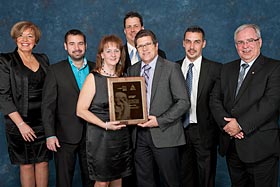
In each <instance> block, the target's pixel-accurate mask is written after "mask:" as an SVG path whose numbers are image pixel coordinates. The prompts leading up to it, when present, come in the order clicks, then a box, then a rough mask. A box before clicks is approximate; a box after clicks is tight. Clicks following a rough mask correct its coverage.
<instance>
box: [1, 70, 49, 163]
mask: <svg viewBox="0 0 280 187" xmlns="http://www.w3.org/2000/svg"><path fill="white" fill-rule="evenodd" d="M22 73H24V74H26V75H27V78H28V111H27V116H26V117H24V116H22V118H23V121H24V122H26V123H27V124H28V125H29V126H30V127H31V128H32V129H33V131H34V132H35V134H36V136H37V138H35V141H33V142H28V141H24V139H23V138H22V135H21V134H20V132H19V130H18V129H17V127H15V128H13V129H14V130H10V131H7V133H6V136H7V142H8V152H9V156H10V160H11V162H12V164H32V163H38V162H43V161H48V160H49V159H50V158H51V155H50V152H49V151H48V149H47V147H46V141H45V134H44V128H43V125H42V118H41V101H42V88H43V84H44V80H45V72H44V71H43V69H42V67H41V66H39V69H38V70H37V71H36V72H33V71H31V70H30V69H29V68H27V67H25V68H23V72H22Z"/></svg>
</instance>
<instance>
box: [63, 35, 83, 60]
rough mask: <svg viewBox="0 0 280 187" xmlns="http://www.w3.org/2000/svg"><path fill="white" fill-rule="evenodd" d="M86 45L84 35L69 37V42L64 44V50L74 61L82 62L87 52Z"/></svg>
mask: <svg viewBox="0 0 280 187" xmlns="http://www.w3.org/2000/svg"><path fill="white" fill-rule="evenodd" d="M86 47H87V45H86V43H85V41H84V37H83V36H82V35H72V34H70V35H68V36H67V42H66V43H64V48H65V50H66V51H67V52H68V55H69V56H70V57H71V59H72V60H74V61H79V60H82V59H83V58H84V56H85V52H86Z"/></svg>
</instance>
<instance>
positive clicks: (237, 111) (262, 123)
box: [210, 55, 280, 162]
mask: <svg viewBox="0 0 280 187" xmlns="http://www.w3.org/2000/svg"><path fill="white" fill-rule="evenodd" d="M240 61H241V60H240V59H238V60H235V61H233V62H230V63H227V64H224V65H223V68H222V70H221V79H220V80H219V81H217V84H216V85H215V87H214V89H213V93H212V95H211V99H210V106H211V109H212V112H213V115H214V117H215V119H216V121H217V123H218V125H219V127H220V129H221V130H222V133H221V137H220V150H219V151H220V154H221V155H222V156H223V155H225V154H226V152H227V150H228V147H229V143H230V140H231V139H230V136H229V135H228V134H227V133H225V132H224V131H223V127H224V126H225V125H226V124H227V122H226V121H224V119H223V118H224V117H233V118H236V119H237V121H238V123H239V125H240V126H241V127H242V131H243V132H244V133H245V138H244V139H241V140H239V139H235V146H236V150H237V154H238V156H239V158H240V159H241V160H242V161H243V162H257V161H260V160H262V159H264V158H267V157H269V156H271V155H273V154H279V150H280V143H279V134H278V117H279V115H278V114H279V112H278V110H279V106H280V62H279V61H276V60H273V59H270V58H267V57H265V56H263V55H259V57H258V58H257V59H256V61H255V62H254V64H253V65H252V67H251V68H250V70H249V72H248V73H247V75H246V77H245V79H244V81H243V84H242V85H241V87H240V90H239V92H238V95H237V96H236V97H235V92H236V87H237V82H238V81H237V80H238V76H239V69H240Z"/></svg>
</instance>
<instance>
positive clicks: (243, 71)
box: [235, 64, 249, 96]
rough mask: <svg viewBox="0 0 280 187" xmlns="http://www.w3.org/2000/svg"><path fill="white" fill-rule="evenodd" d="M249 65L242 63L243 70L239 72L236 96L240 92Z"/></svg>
mask: <svg viewBox="0 0 280 187" xmlns="http://www.w3.org/2000/svg"><path fill="white" fill-rule="evenodd" d="M248 67H249V65H248V64H242V65H241V71H240V73H239V77H238V83H237V88H236V92H235V96H237V94H238V92H239V89H240V87H241V85H242V82H243V80H244V75H245V71H246V69H247V68H248Z"/></svg>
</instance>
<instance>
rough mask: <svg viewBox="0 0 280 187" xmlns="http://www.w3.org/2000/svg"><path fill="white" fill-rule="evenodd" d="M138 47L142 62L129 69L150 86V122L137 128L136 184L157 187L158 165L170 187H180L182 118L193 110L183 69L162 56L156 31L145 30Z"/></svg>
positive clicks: (133, 137)
mask: <svg viewBox="0 0 280 187" xmlns="http://www.w3.org/2000/svg"><path fill="white" fill-rule="evenodd" d="M135 46H136V48H137V50H138V52H139V55H140V57H141V60H142V61H139V62H137V63H136V64H134V65H133V66H131V67H129V68H128V71H127V72H128V76H144V77H145V78H146V84H147V111H148V115H149V117H148V121H147V122H145V123H142V124H138V125H137V127H135V129H134V131H133V134H132V139H133V145H134V148H135V169H136V181H137V186H139V187H142V186H143V187H144V186H145V187H154V186H156V184H155V176H154V164H155V163H156V165H157V167H158V168H159V171H160V174H161V177H162V182H163V183H164V184H165V185H166V186H172V187H177V186H180V185H181V184H180V177H179V174H180V172H179V168H180V158H179V146H180V145H183V144H185V136H184V131H183V125H182V122H181V116H182V115H183V114H184V113H185V112H186V111H187V110H188V109H189V106H190V104H189V98H188V95H187V90H186V86H185V81H184V77H183V74H182V72H181V70H180V66H179V65H178V64H176V63H172V62H170V61H167V60H165V59H163V58H162V57H160V56H158V42H157V39H156V36H155V35H154V33H153V32H152V31H149V30H141V31H139V32H138V33H137V35H136V37H135Z"/></svg>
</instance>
